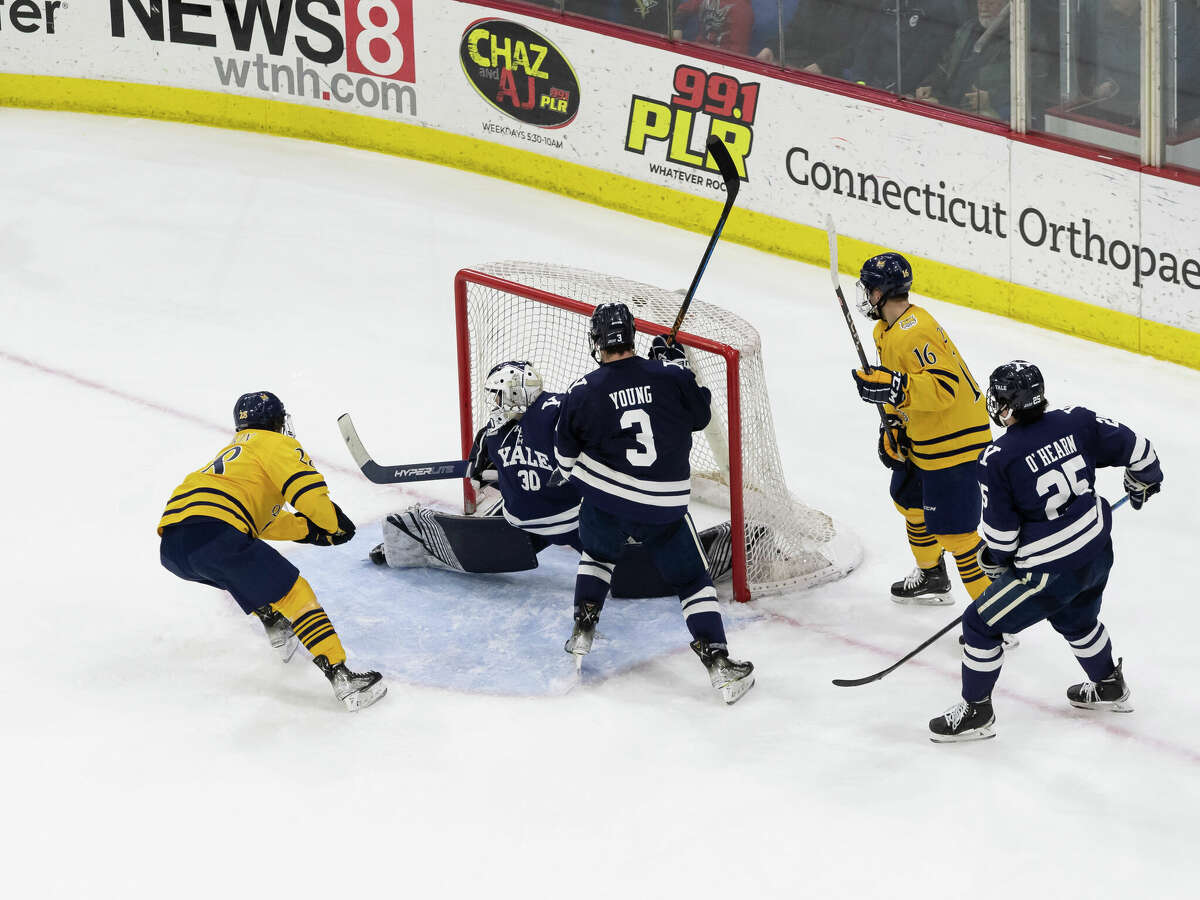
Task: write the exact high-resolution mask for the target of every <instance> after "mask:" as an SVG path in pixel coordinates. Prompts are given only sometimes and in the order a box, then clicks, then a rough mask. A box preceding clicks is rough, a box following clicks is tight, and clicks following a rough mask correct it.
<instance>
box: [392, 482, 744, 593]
mask: <svg viewBox="0 0 1200 900" xmlns="http://www.w3.org/2000/svg"><path fill="white" fill-rule="evenodd" d="M730 535H731V531H730V527H729V523H728V522H722V523H721V524H719V525H716V526H714V527H712V528H709V529H706V530H705V531H702V532H700V542H701V544H702V545H703V547H704V554H705V556H706V558H707V560H708V572H709V575H710V576H711V577H712V579H713V581H714V582H715V581H719V580H721V579H725V580H728V579H729V577H730V570H731V567H732V552H731V550H732V545H731V540H730ZM548 546H550V541H548V540H545V539H544V538H541V537H539V536H537V535H534V534H530V533H528V532H525V531H522V530H521V529H519V528H516V527H514V526H512V525H510V524H509V523H508V522H507V521H505V520H504V519H503V518H502V517H500V516H483V517H480V516H455V515H450V514H448V513H443V512H439V511H438V510H434V509H428V508H426V507H423V506H421V505H420V504H417V505H415V506H411V507H409V508H408V509H406V510H404V511H403V512H400V513H392V514H391V515H389V516H388V517H387V518H386V519H385V520H384V522H383V543H382V544H380V545H379V546H378V547H376V548H375V549H374V550H373V551H371V559H372V560H373V561H375V562H376V563H378V564H381V565H382V564H386V565H388V566H391V567H392V568H398V569H400V568H413V567H418V566H428V567H432V568H437V569H449V570H450V571H453V572H470V573H473V574H498V573H502V572H526V571H529V570H530V569H536V568H537V564H538V563H537V554H538V553H540V552H541V551H542V550H544V549H545V548H546V547H548ZM576 549H578V548H576ZM672 593H673V591H672V590H671V588H670V586H669V585H668V584H667V583H666V582H665V581H664V580H663V579H662V576H661V575H659V573H658V571H657V570H656V569H655V568H654V566H653V564H652V563H651V561H650V556H649V554H647V553H645V552H642V551H641V550H640V549H639V548H636V547H630V548H629V550H628V551H627V552H626V554H625V555H624V556H623V557H622V558H621V560H620V561H619V562H618V563H617V566H616V569H615V571H614V572H613V579H612V595H613V596H614V597H620V598H623V599H640V598H644V597H667V596H670V595H671V594H672Z"/></svg>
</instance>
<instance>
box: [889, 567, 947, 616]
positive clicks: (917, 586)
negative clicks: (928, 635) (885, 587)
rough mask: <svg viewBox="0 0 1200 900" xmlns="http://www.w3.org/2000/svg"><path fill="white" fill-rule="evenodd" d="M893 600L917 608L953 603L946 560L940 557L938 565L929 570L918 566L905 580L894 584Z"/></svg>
mask: <svg viewBox="0 0 1200 900" xmlns="http://www.w3.org/2000/svg"><path fill="white" fill-rule="evenodd" d="M892 600H893V601H895V602H896V603H906V604H913V605H917V606H947V605H949V604H951V603H953V602H954V597H952V596H951V595H950V576H949V575H948V574H947V573H946V558H945V557H944V556H942V557H939V559H938V561H937V565H936V566H933V567H932V568H929V569H922V568H921V567H920V566H918V567H917V568H915V569H913V570H912V572H910V573H909V574H908V575H907V576H906V577H905V578H904V580H902V581H897V582H896V583H895V584H893V585H892Z"/></svg>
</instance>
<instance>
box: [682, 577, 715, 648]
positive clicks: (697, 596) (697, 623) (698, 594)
mask: <svg viewBox="0 0 1200 900" xmlns="http://www.w3.org/2000/svg"><path fill="white" fill-rule="evenodd" d="M679 606H680V607H681V608H682V609H683V621H684V624H686V625H687V629H688V631H689V632H691V635H692V637H693V638H694V639H695V640H698V641H703V642H704V643H706V644H709V645H710V646H717V647H724V646H725V621H724V620H723V619H722V618H721V607H720V605H719V604H718V603H717V589H716V588H715V587H713V583H712V579H711V578H709V577H708V573H707V572H706V573H705V574H704V575H703V576H702V577H700V578H697V579H696V580H695V581H693V582H692V583H691V584H689V585H687V586H686V587H685V588H683V589H682V590H680V591H679Z"/></svg>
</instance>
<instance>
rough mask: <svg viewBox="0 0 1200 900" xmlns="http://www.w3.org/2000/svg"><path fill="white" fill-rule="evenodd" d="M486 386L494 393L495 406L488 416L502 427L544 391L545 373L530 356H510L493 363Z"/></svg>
mask: <svg viewBox="0 0 1200 900" xmlns="http://www.w3.org/2000/svg"><path fill="white" fill-rule="evenodd" d="M483 389H484V390H485V391H488V392H490V393H491V395H492V403H493V409H492V412H491V414H490V415H489V416H488V420H489V421H490V423H491V426H492V428H499V427H500V426H501V425H503V424H504V423H505V422H511V421H513V420H515V419H519V418H521V416H523V415H525V410H526V409H528V408H529V406H530V404H531V403H533V401H534V400H536V399H537V398H538V396H539V395H540V394H541V393H542V376H541V375H539V374H538V371H537V369H535V368H534V367H533V363H531V362H528V361H527V360H523V359H517V360H508V361H507V362H502V363H498V364H497V365H494V366H492V370H491V371H490V372H488V376H487V380H485V381H484V382H483Z"/></svg>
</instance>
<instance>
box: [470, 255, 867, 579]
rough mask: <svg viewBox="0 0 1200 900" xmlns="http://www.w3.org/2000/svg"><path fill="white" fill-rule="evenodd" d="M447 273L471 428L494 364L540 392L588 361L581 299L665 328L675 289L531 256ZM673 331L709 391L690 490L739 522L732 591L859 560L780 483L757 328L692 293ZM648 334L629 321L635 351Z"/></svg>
mask: <svg viewBox="0 0 1200 900" xmlns="http://www.w3.org/2000/svg"><path fill="white" fill-rule="evenodd" d="M472 271H475V272H480V273H483V274H484V275H488V276H493V277H494V278H499V279H504V280H505V281H507V282H513V283H514V285H519V286H520V287H519V288H517V287H515V286H513V287H505V286H494V285H491V284H485V283H483V280H482V279H478V278H475V279H474V280H473V279H472V276H471V275H470V273H471V272H472ZM459 280H460V282H465V300H466V302H465V311H464V310H462V309H460V313H459V314H460V317H465V321H460V323H459V324H460V328H463V327H464V326H465V333H466V335H467V337H468V341H467V345H468V346H467V347H465V348H463V347H462V346H461V345H460V351H461V350H462V349H466V351H467V354H466V359H465V360H460V365H461V368H462V371H461V377H462V378H465V379H468V381H467V384H469V386H470V401H469V407H470V415H471V422H470V428H471V433H473V432H474V431H475V429H476V428H478V427H480V426H481V425H482V424H483V423H484V421H485V420H486V419H487V415H488V412H489V398H488V397H487V396H486V395H485V394H484V393H483V392H482V391H481V390H480V385H481V384H482V382H483V379H484V378H485V377H486V375H487V373H488V370H489V369H491V367H492V366H494V365H495V364H497V363H500V362H504V361H505V360H510V359H527V360H529V361H531V362H532V363H533V365H534V367H535V368H536V369H537V370H538V371H539V372H540V373H541V375H542V378H543V379H544V381H545V388H546V390H550V391H564V390H566V389H567V387H569V386H570V385H571V383H572V382H574V381H575V379H576V378H578V377H579V376H580V375H583V374H585V373H587V372H589V371H590V370H592V369H593V368H595V365H596V364H595V362H594V361H593V360H592V358H591V356H590V354H589V350H590V345H589V342H588V336H587V332H588V319H587V316H588V315H590V312H591V307H594V306H597V305H599V304H601V303H607V302H614V301H615V302H622V303H626V304H628V306H629V307H630V309H631V310H633V313H634V315H635V316H636V317H637V318H638V319H639V320H642V321H646V322H653V323H656V324H658V325H661V326H664V327H665V328H669V327H670V326H671V325H672V324H673V323H674V321H675V316H676V314H677V313H678V312H679V305H680V302H681V301H682V298H683V294H684V292H683V291H668V290H664V289H662V288H657V287H652V286H650V285H645V284H639V283H637V282H633V281H628V280H626V279H623V278H618V277H615V276H612V275H605V274H601V273H597V272H589V271H586V270H584V269H576V268H571V267H568V266H561V265H553V264H547V263H534V262H496V263H488V264H485V265H481V266H477V267H474V268H473V269H471V270H464V271H463V272H461V273H459ZM528 295H533V296H528ZM556 298H567V300H568V301H577V303H576V304H574V305H576V306H577V304H578V303H582V304H586V305H587V307H588V309H587V310H586V311H585V310H582V309H578V308H576V309H569V308H564V306H563V305H556ZM460 303H461V300H460ZM566 305H572V304H569V303H568V304H566ZM697 337H698V338H701V339H706V340H700V341H697V340H695V339H694V338H697ZM679 338H680V343H681V344H683V345H684V346H685V347H686V349H687V354H688V359H689V362H690V363H691V366H692V370H693V371H694V372H695V373H696V378H697V380H698V381H699V382H700V383H701V384H703V385H704V386H705V387H707V388H708V389H709V390H710V391H711V392H712V422H711V423H710V425H709V427H708V428H707V429H705V431H704V432H702V433H698V434H697V435H696V436H695V439H694V441H693V446H692V457H691V464H692V490H693V494H694V496H695V497H696V498H697V499H699V500H701V501H703V502H706V503H711V504H717V505H721V506H724V507H728V508H730V509H731V510H734V511H736V512H735V513H734V514H733V515H732V518H733V521H734V526H735V531H736V526H737V524H738V519H739V518H741V519H743V520H744V525H745V530H744V534H745V546H746V554H745V565H744V572H742V573H738V572H736V571H735V578H734V583H735V594H736V595H737V596H738V599H742V600H744V599H748V596H745V592H746V591H747V590H748V592H749V594H752V595H753V596H764V595H767V594H772V593H779V592H781V591H784V590H790V589H800V588H808V587H812V586H814V585H817V584H821V583H824V582H827V581H832V580H834V579H837V578H840V577H842V576H843V575H845V574H846V573H847V572H849V571H850V570H851V569H853V568H854V567H855V566H856V565H857V564H858V562H859V560H860V558H861V553H862V551H861V547H860V546H859V544H858V541H857V540H856V539H855V538H854V536H853V535H852V534H849V533H847V532H846V531H845V530H844V529H842V528H840V527H837V526H836V525H835V523H834V521H833V520H832V519H831V518H830V517H829V516H827V515H826V514H825V513H823V512H821V511H820V510H817V509H813V508H812V507H810V506H807V505H805V504H804V503H802V502H800V501H799V500H797V499H796V498H795V497H793V496H792V494H791V493H790V492H789V491H788V488H787V484H786V482H785V480H784V476H783V466H782V463H781V462H780V458H779V448H778V446H777V445H776V442H775V426H774V422H773V420H772V416H771V402H770V399H769V398H768V396H767V385H766V379H765V377H764V374H763V366H762V350H761V343H760V340H759V336H758V332H757V331H755V329H754V328H753V326H751V325H750V324H749V323H748V322H746V321H745V320H744V319H742V318H740V317H738V316H736V315H734V314H733V313H731V312H729V311H728V310H726V309H722V308H721V307H719V306H714V305H712V304H710V303H705V302H703V301H700V300H694V301H693V302H692V305H691V307H690V308H689V310H688V314H687V318H686V320H685V321H684V324H683V331H682V332H681V334H680V336H679ZM650 339H651V336H650V335H648V334H644V333H641V329H640V328H639V333H638V335H637V352H638V353H640V354H643V355H644V354H645V353H646V350H647V349H648V347H649V344H650ZM706 341H707V342H709V343H706ZM712 342H715V343H717V344H722V345H727V348H731V349H732V350H734V351H736V352H737V357H736V364H735V367H734V369H733V372H732V375H733V378H732V382H733V383H732V391H731V390H730V387H731V385H730V379H729V378H728V375H729V374H730V373H729V371H728V366H727V357H728V356H732V355H733V354H730V353H727V352H726V354H725V355H723V354H722V353H721V352H714V349H715V350H718V351H719V350H721V349H722V348H719V347H717V348H713V347H712V346H711V344H712ZM697 343H700V344H705V345H706V346H705V349H701V348H699V347H697V346H696V344H697ZM739 460H740V481H741V489H740V491H738V490H733V489H731V485H735V484H736V482H737V481H738V469H739V465H738V461H739ZM731 462H732V465H731ZM738 512H740V516H739V515H738V514H737V513H738ZM739 575H741V576H744V577H739ZM739 588H740V589H739Z"/></svg>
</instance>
